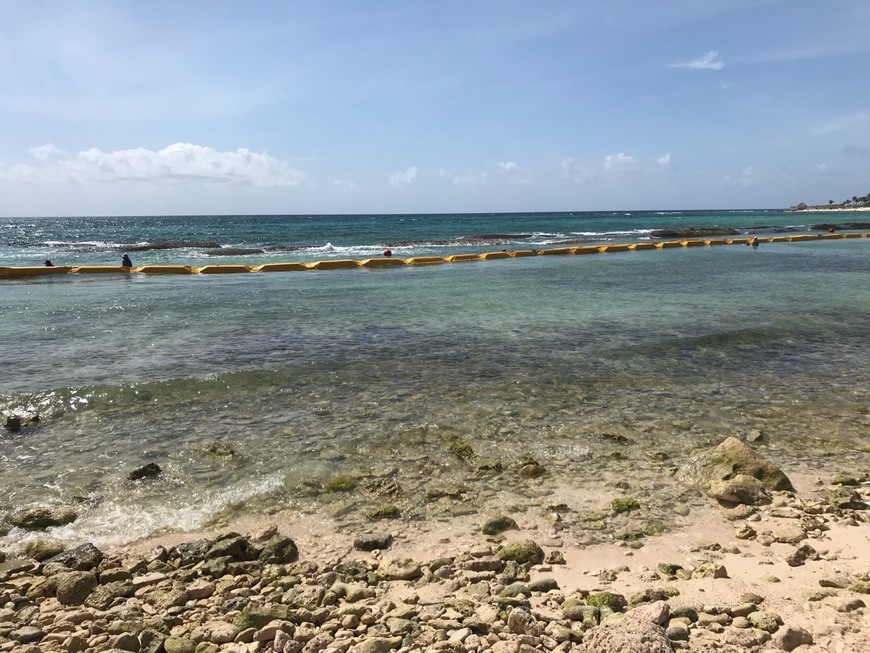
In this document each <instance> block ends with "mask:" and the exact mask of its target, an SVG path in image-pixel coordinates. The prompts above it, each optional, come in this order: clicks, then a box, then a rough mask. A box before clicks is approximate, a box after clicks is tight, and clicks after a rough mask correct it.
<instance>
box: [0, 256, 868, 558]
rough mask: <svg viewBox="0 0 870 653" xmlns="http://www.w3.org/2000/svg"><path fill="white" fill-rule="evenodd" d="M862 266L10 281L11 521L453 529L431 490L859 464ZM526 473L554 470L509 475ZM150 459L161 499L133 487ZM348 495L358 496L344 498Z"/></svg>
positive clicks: (863, 457) (1, 503) (1, 406)
mask: <svg viewBox="0 0 870 653" xmlns="http://www.w3.org/2000/svg"><path fill="white" fill-rule="evenodd" d="M867 247H868V241H867V240H866V239H856V240H842V241H839V240H832V241H820V242H810V243H780V244H770V245H762V246H761V247H760V248H758V249H757V250H753V249H751V248H748V247H744V246H731V247H713V248H688V249H670V250H664V251H641V252H630V253H617V254H608V255H598V256H562V257H553V256H546V257H531V258H523V259H512V260H504V261H490V262H474V263H457V264H449V265H440V266H432V267H407V268H400V269H385V270H365V269H358V270H340V271H328V272H304V273H284V274H248V275H228V276H223V275H218V276H186V275H185V276H179V277H175V276H173V277H154V276H146V275H131V276H130V277H124V278H111V279H110V278H103V277H101V276H92V277H89V276H81V277H78V276H75V275H61V276H53V277H44V278H38V279H34V280H30V281H14V282H2V281H0V293H2V297H3V301H2V305H0V354H2V357H3V361H4V364H5V370H4V373H3V376H2V382H0V393H2V394H0V410H2V411H4V412H19V413H26V412H38V413H39V414H40V416H41V418H42V419H41V422H40V424H39V426H38V427H37V428H33V429H25V431H23V432H22V433H19V434H10V433H8V432H6V431H0V473H2V476H3V478H4V481H5V483H4V488H3V490H2V492H0V511H3V512H6V511H9V510H12V509H15V508H19V507H23V506H29V505H34V504H39V503H49V504H53V503H69V504H74V505H76V506H78V509H79V510H81V513H82V516H81V518H80V519H79V520H78V521H77V522H75V523H74V524H73V525H71V526H69V527H66V528H65V529H62V530H61V534H62V535H64V536H65V537H69V538H71V539H90V540H94V541H97V542H100V541H107V542H119V541H129V540H131V539H135V538H138V537H142V536H144V535H147V534H150V533H153V532H155V531H161V530H167V529H168V530H172V529H185V528H195V527H198V526H201V525H203V524H205V523H208V522H209V520H212V519H215V518H216V517H220V516H224V515H229V514H238V513H240V512H244V513H252V512H253V513H261V514H268V513H269V512H271V511H275V510H278V509H288V508H289V509H292V510H298V511H322V512H324V513H325V514H336V515H351V516H353V515H359V514H362V513H363V512H364V511H365V510H368V509H371V508H372V507H373V506H375V507H376V506H378V505H381V504H383V503H384V501H385V500H389V501H391V502H394V503H397V504H399V505H400V506H401V507H402V510H403V514H404V515H406V516H410V517H411V518H415V519H416V518H426V517H427V516H435V517H439V516H440V517H441V518H443V517H444V515H448V516H449V514H451V512H450V511H451V510H455V507H448V506H445V505H443V502H439V501H433V500H432V496H433V495H437V494H438V492H433V490H438V491H441V490H444V489H445V488H447V489H448V490H449V489H450V488H454V489H455V488H460V489H461V490H462V492H461V493H460V494H458V495H457V496H459V497H461V501H459V502H460V503H461V502H463V501H464V502H465V503H466V504H467V505H471V506H477V507H478V508H479V509H485V508H486V507H492V506H498V505H501V504H502V503H503V502H504V501H505V497H506V496H511V497H513V496H516V495H520V496H525V497H528V496H535V495H537V494H538V493H544V494H546V492H548V491H556V489H557V488H558V487H559V485H560V484H568V485H573V486H575V487H584V486H586V485H589V486H595V485H601V484H602V483H612V482H614V481H615V480H617V479H625V478H629V479H631V482H632V483H633V484H636V485H638V486H639V487H642V488H646V490H645V491H649V492H653V491H654V489H655V488H657V487H659V486H661V484H662V483H667V482H668V481H667V479H668V478H669V467H670V466H671V465H672V464H673V463H675V462H678V461H679V459H680V457H681V456H682V455H683V454H684V453H686V452H687V451H689V450H690V449H691V448H693V447H695V446H700V445H707V444H712V443H715V442H717V441H719V440H721V439H722V438H724V437H726V436H728V435H742V434H745V433H747V432H748V431H749V430H751V429H761V430H763V431H764V432H765V434H766V435H767V438H768V442H769V444H768V445H767V446H766V451H767V453H768V454H769V455H771V456H772V457H774V459H775V460H776V461H777V462H778V463H779V464H782V465H785V466H787V467H789V466H790V467H789V468H790V469H793V470H806V471H810V470H814V469H815V470H819V469H821V468H822V467H824V466H827V468H830V469H833V468H849V467H852V468H858V467H859V466H861V465H864V466H866V464H867V462H868V461H870V455H868V453H870V449H868V441H867V432H868V427H870V417H868V397H870V395H868V392H870V379H868V372H867V370H868V369H870V368H868V364H870V354H868V348H867V342H868V335H870V326H868V325H870V256H868V249H867ZM619 436H622V437H624V438H627V440H628V444H618V443H615V440H616V439H617V438H618V437H619ZM457 439H459V440H462V441H463V442H466V443H468V444H469V445H470V446H471V447H472V448H473V449H474V451H475V453H477V454H479V455H480V456H483V457H484V459H486V460H487V461H489V462H496V463H500V464H501V465H502V466H503V468H504V470H505V471H503V472H501V473H498V472H494V471H490V470H487V469H483V470H481V469H479V466H478V465H477V463H475V464H473V465H471V466H469V465H467V464H466V463H465V462H463V461H462V460H461V459H460V458H459V457H458V456H456V455H455V454H454V453H452V452H451V451H450V446H451V443H453V442H454V441H456V440H457ZM215 443H221V444H223V445H226V446H227V447H229V448H231V449H232V451H233V452H234V453H233V455H225V454H226V451H225V450H222V449H219V448H215V447H214V444H215ZM615 451H618V452H620V453H621V454H622V457H623V458H624V459H622V458H614V457H613V456H612V455H611V454H613V452H615ZM651 451H655V452H661V453H664V454H666V455H667V456H669V458H668V459H667V460H666V461H665V462H662V461H661V456H659V457H658V458H653V459H651V458H650V457H649V456H648V455H647V453H648V452H651ZM524 456H531V457H533V458H535V459H536V460H537V461H538V462H540V463H541V464H542V465H544V466H545V467H546V468H547V469H548V470H549V474H548V475H547V476H546V477H544V479H543V480H539V481H536V482H535V483H534V484H529V483H528V482H525V481H522V480H519V478H518V476H517V474H516V470H517V468H518V466H519V464H520V461H521V460H522V459H523V457H524ZM152 461H153V462H157V463H159V464H160V465H161V467H163V468H164V469H165V471H166V474H165V479H164V480H163V481H159V482H156V483H138V484H137V483H130V482H128V481H126V480H125V477H126V474H127V473H128V472H129V471H130V470H132V469H134V468H136V467H138V466H140V465H142V464H144V463H146V462H152ZM484 467H486V465H484ZM336 475H348V476H351V477H354V478H355V479H356V481H355V482H356V484H357V489H356V490H355V491H353V492H350V493H342V492H330V491H329V490H328V489H327V486H328V483H329V481H330V479H333V478H334V477H335V476H336ZM386 480H389V481H390V482H395V483H397V484H398V485H399V486H401V488H402V490H403V491H402V493H401V494H399V495H389V497H387V498H385V497H384V496H383V495H382V493H379V491H378V490H377V487H376V486H378V484H383V483H385V482H386ZM370 486H371V487H370ZM451 491H452V490H451ZM457 492H458V490H457ZM454 503H455V502H454ZM669 505H670V504H668V503H667V502H665V503H662V504H661V505H660V506H658V508H656V509H655V510H652V514H653V515H654V516H656V517H657V518H662V519H664V518H665V515H666V514H667V513H668V509H669ZM21 537H22V534H20V533H17V532H16V531H15V530H13V531H12V532H10V533H8V534H7V536H6V539H7V541H8V542H9V543H14V542H15V541H19V540H20V538H21Z"/></svg>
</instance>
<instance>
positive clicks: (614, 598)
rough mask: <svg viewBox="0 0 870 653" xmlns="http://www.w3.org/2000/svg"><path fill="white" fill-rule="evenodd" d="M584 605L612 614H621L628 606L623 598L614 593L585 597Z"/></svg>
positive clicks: (595, 593)
mask: <svg viewBox="0 0 870 653" xmlns="http://www.w3.org/2000/svg"><path fill="white" fill-rule="evenodd" d="M586 603H587V605H594V606H595V607H597V608H599V609H600V608H607V609H608V610H612V611H613V612H622V611H623V610H625V608H626V607H627V606H628V602H627V601H626V600H625V597H624V596H623V595H622V594H616V593H614V592H593V593H591V594H590V595H589V596H587V597H586Z"/></svg>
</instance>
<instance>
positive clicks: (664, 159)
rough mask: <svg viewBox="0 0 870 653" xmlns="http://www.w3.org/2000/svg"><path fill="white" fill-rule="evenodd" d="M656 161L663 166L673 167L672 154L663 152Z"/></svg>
mask: <svg viewBox="0 0 870 653" xmlns="http://www.w3.org/2000/svg"><path fill="white" fill-rule="evenodd" d="M656 163H658V164H659V165H660V166H661V167H662V168H670V167H671V155H670V154H662V155H661V156H660V157H659V158H657V159H656Z"/></svg>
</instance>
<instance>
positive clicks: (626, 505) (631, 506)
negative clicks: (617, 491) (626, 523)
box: [610, 497, 640, 515]
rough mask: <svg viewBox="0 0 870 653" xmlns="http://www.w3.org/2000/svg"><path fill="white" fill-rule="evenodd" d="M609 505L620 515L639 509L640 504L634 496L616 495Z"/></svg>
mask: <svg viewBox="0 0 870 653" xmlns="http://www.w3.org/2000/svg"><path fill="white" fill-rule="evenodd" d="M610 507H611V508H612V509H613V512H615V513H616V514H617V515H621V514H622V513H624V512H631V511H632V510H639V509H640V504H639V503H638V502H637V499H635V498H634V497H616V498H615V499H613V500H612V501H611V502H610Z"/></svg>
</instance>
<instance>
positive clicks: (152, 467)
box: [127, 463, 163, 481]
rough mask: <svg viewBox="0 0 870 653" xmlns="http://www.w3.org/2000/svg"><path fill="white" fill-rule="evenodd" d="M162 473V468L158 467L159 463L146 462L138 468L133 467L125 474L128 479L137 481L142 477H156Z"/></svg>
mask: <svg viewBox="0 0 870 653" xmlns="http://www.w3.org/2000/svg"><path fill="white" fill-rule="evenodd" d="M162 473H163V470H162V469H160V465H158V464H157V463H148V464H147V465H142V467H139V468H138V469H134V470H133V471H132V472H130V473H129V474H127V480H128V481H138V480H140V479H143V478H157V477H158V476H160V475H161V474H162Z"/></svg>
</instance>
